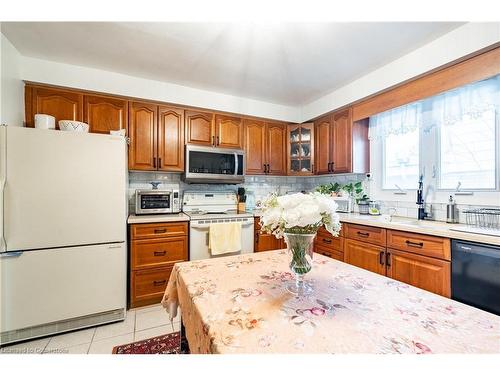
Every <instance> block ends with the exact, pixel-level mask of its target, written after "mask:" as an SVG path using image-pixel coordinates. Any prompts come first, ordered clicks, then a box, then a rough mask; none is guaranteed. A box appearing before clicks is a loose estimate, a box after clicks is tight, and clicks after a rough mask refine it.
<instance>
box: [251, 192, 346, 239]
mask: <svg viewBox="0 0 500 375" xmlns="http://www.w3.org/2000/svg"><path fill="white" fill-rule="evenodd" d="M336 209H337V203H336V202H335V200H334V199H333V198H332V197H331V196H328V195H325V194H321V193H318V192H314V193H309V194H303V193H297V194H290V195H282V196H277V195H274V194H273V195H271V196H270V197H269V198H267V199H266V200H264V201H263V202H262V204H261V211H262V213H261V217H260V224H261V226H262V231H263V232H266V233H269V234H273V235H274V236H276V238H282V237H283V235H284V234H285V233H289V234H315V233H316V232H317V231H318V229H319V228H320V227H321V226H324V227H325V229H326V230H327V231H328V232H330V233H331V234H332V235H333V236H335V237H337V236H338V235H339V232H340V228H341V225H340V221H339V215H338V214H337V212H336Z"/></svg>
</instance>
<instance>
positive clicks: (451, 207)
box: [446, 195, 458, 224]
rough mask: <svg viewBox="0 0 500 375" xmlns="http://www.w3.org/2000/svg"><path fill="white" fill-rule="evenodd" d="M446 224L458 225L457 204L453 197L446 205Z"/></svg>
mask: <svg viewBox="0 0 500 375" xmlns="http://www.w3.org/2000/svg"><path fill="white" fill-rule="evenodd" d="M446 222H447V223H450V224H455V223H458V211H457V204H456V203H455V200H454V199H453V197H452V196H451V195H450V198H449V199H448V204H447V205H446Z"/></svg>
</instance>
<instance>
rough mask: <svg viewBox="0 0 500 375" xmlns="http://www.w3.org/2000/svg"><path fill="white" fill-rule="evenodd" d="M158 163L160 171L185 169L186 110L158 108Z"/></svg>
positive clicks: (180, 170)
mask: <svg viewBox="0 0 500 375" xmlns="http://www.w3.org/2000/svg"><path fill="white" fill-rule="evenodd" d="M157 136H158V141H157V143H158V163H157V167H158V170H160V171H167V172H182V171H184V110H183V109H180V108H172V107H164V106H160V107H159V109H158V133H157Z"/></svg>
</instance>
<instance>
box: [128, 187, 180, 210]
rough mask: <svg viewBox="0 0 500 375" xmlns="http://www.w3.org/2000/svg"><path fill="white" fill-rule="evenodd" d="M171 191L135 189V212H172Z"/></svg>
mask: <svg viewBox="0 0 500 375" xmlns="http://www.w3.org/2000/svg"><path fill="white" fill-rule="evenodd" d="M172 199H173V197H172V192H171V191H167V190H136V192H135V213H136V214H139V215H141V214H143V215H144V214H168V213H171V212H172V203H173V201H172Z"/></svg>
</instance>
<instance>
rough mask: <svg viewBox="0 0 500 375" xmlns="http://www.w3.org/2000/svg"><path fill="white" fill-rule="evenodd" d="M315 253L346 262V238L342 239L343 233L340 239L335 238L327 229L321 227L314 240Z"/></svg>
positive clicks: (340, 234)
mask: <svg viewBox="0 0 500 375" xmlns="http://www.w3.org/2000/svg"><path fill="white" fill-rule="evenodd" d="M314 252H315V253H318V254H321V255H325V256H327V257H330V258H333V259H336V260H340V261H344V238H343V237H342V231H341V232H340V233H339V236H338V237H334V236H332V235H331V234H330V233H329V232H328V231H327V230H326V229H325V228H323V227H321V228H320V229H319V230H318V233H317V234H316V238H315V239H314Z"/></svg>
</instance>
